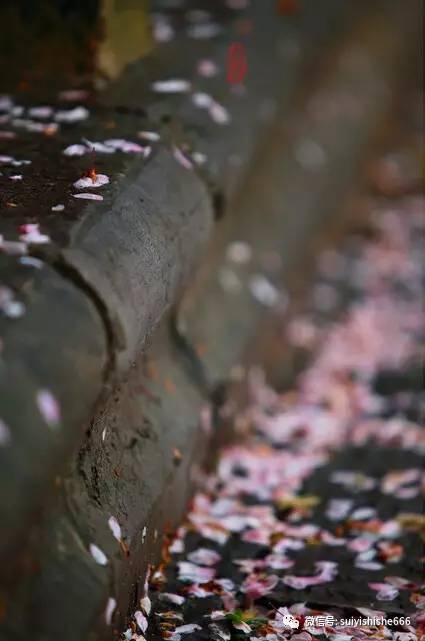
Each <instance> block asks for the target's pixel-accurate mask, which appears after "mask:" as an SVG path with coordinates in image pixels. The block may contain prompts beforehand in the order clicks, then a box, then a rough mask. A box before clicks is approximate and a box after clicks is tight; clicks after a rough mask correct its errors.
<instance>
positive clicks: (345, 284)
mask: <svg viewBox="0 0 425 641" xmlns="http://www.w3.org/2000/svg"><path fill="white" fill-rule="evenodd" d="M408 133H409V135H408V139H409V141H410V143H411V142H412V140H414V141H416V144H417V143H418V137H417V131H415V130H414V129H413V131H412V129H411V128H410V129H409V132H408ZM410 150H411V151H412V147H410ZM410 153H411V152H410ZM408 156H409V154H408ZM412 157H413V158H414V157H417V156H415V152H413V156H410V158H412ZM405 160H406V152H405V147H403V146H401V147H400V148H398V149H396V151H395V152H394V153H392V154H388V155H387V156H385V157H383V158H377V159H376V162H374V163H373V167H374V170H373V171H372V178H371V180H372V183H373V189H371V190H369V191H368V192H367V193H366V194H363V195H364V196H365V198H366V202H367V214H366V217H365V219H364V220H363V221H362V227H361V230H359V229H357V231H353V232H351V233H347V236H346V238H345V240H344V242H343V243H342V245H341V246H339V247H331V248H327V249H325V250H324V251H323V252H322V253H320V254H319V256H318V257H317V265H316V275H315V285H314V287H313V289H312V291H311V295H310V296H309V297H307V302H306V304H305V307H304V310H301V311H299V310H298V311H297V315H296V316H292V317H291V311H290V310H289V312H288V313H287V315H285V317H284V318H282V340H286V341H289V342H290V343H291V344H292V345H293V346H295V347H296V348H297V349H300V350H303V351H304V352H305V353H306V354H307V355H308V365H307V366H306V367H305V369H304V370H303V371H302V372H301V373H300V375H299V376H298V378H297V379H296V380H295V381H294V383H293V387H292V388H290V389H286V390H285V391H281V392H277V391H276V390H274V389H273V388H271V387H270V386H269V385H268V384H267V382H266V381H265V379H264V377H263V375H262V374H261V372H259V371H258V370H255V369H253V370H251V371H250V372H248V373H247V378H248V384H249V388H250V398H251V400H250V403H249V406H248V407H247V408H246V409H245V410H244V411H243V412H242V413H240V414H239V415H238V416H236V418H235V422H236V425H237V433H238V434H239V436H238V438H237V440H236V442H235V443H233V444H232V445H230V446H228V447H225V448H224V449H222V451H221V452H220V455H219V458H218V463H217V467H216V471H215V472H214V473H212V474H210V475H208V476H206V477H205V478H204V479H203V482H202V486H201V489H200V491H199V492H198V494H197V495H196V496H195V498H194V500H193V503H192V507H191V509H190V511H189V513H188V515H187V517H186V519H185V521H184V523H183V524H182V526H181V527H180V529H179V530H178V531H177V533H174V534H173V535H170V538H169V540H168V543H167V545H166V546H165V547H164V550H163V563H162V564H161V565H160V566H159V567H157V568H152V569H151V573H150V576H149V581H147V582H146V585H145V596H144V598H142V599H141V601H140V604H139V605H138V607H137V608H136V611H135V613H134V616H133V618H132V620H131V622H130V625H129V627H128V629H127V630H126V631H125V632H124V633H123V634H124V638H125V639H137V640H138V641H142V640H143V639H147V640H148V641H159V640H160V639H171V640H172V641H180V640H182V641H184V640H185V639H191V640H194V641H197V640H199V641H201V640H210V641H211V640H214V641H220V640H221V639H223V640H232V641H233V640H235V641H236V640H238V641H242V640H245V639H246V640H248V639H249V640H250V641H280V640H283V639H292V640H293V641H311V640H312V639H320V640H322V639H330V640H331V641H350V640H351V639H356V640H359V641H360V640H362V641H365V640H366V639H374V640H376V639H394V640H397V641H416V640H419V639H422V638H423V637H424V635H425V616H424V607H425V594H424V587H423V585H422V584H421V580H422V578H421V576H422V575H421V564H422V562H423V560H424V558H423V541H424V536H425V520H424V516H423V483H424V479H423V472H422V466H423V453H424V450H425V434H424V431H423V429H422V428H421V425H420V420H421V407H423V396H422V386H421V378H420V376H421V375H420V371H421V362H422V342H423V307H422V295H423V257H422V248H423V246H422V240H423V233H424V203H423V197H422V196H421V192H420V190H418V184H417V181H416V179H415V180H413V181H412V180H411V175H410V174H409V171H406V163H405ZM407 164H409V163H407ZM376 169H377V171H376ZM415 172H417V169H415V170H414V173H415ZM415 175H417V174H415ZM347 291H349V296H347ZM341 301H342V304H341ZM341 307H342V309H341ZM336 309H339V312H338V316H337V317H335V310H336ZM114 607H115V606H114V602H113V600H110V602H109V603H108V611H107V616H111V614H112V613H113V610H114ZM368 618H369V620H367V619H368ZM350 619H351V620H350ZM353 619H354V621H353Z"/></svg>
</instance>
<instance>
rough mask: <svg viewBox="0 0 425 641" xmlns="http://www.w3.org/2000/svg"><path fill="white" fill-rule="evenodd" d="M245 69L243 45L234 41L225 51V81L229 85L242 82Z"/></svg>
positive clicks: (245, 60)
mask: <svg viewBox="0 0 425 641" xmlns="http://www.w3.org/2000/svg"><path fill="white" fill-rule="evenodd" d="M247 71H248V63H247V59H246V52H245V47H244V45H243V44H242V43H240V42H234V43H233V44H232V45H230V47H229V51H228V53H227V82H228V83H229V84H231V85H240V84H242V83H243V81H244V78H245V76H246V73H247Z"/></svg>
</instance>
